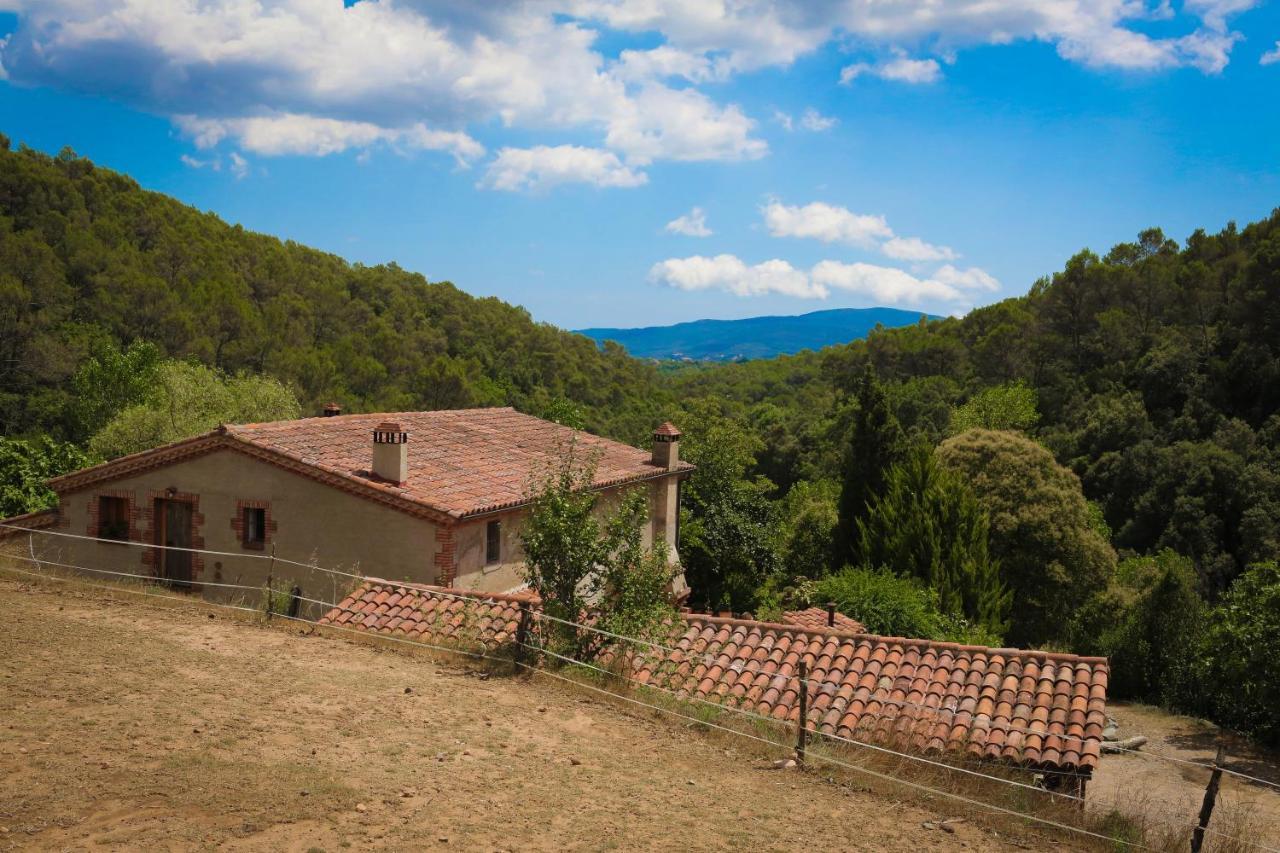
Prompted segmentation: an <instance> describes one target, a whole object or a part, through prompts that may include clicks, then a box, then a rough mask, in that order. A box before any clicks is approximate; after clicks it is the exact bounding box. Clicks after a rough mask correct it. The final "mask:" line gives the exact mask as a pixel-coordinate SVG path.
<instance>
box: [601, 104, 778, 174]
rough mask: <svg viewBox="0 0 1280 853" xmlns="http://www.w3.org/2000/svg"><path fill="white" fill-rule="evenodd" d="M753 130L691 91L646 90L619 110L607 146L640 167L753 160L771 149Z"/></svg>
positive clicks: (737, 114)
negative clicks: (659, 163) (657, 162)
mask: <svg viewBox="0 0 1280 853" xmlns="http://www.w3.org/2000/svg"><path fill="white" fill-rule="evenodd" d="M754 127H755V122H754V121H752V120H751V119H749V118H747V116H746V115H745V114H744V113H743V112H742V110H741V109H739V108H738V107H737V106H735V105H732V104H730V105H729V106H725V107H721V106H718V105H717V104H715V103H714V102H713V101H712V100H711V99H710V98H708V97H707V96H706V95H704V94H702V93H701V92H699V91H697V90H695V89H671V88H668V87H666V86H660V85H656V84H650V85H648V86H645V87H644V88H643V89H641V90H640V91H639V92H638V93H637V94H636V95H635V96H634V97H632V98H629V99H627V100H626V101H624V102H622V103H619V104H618V112H617V114H616V115H615V116H613V117H612V118H611V119H610V121H609V124H608V133H607V134H606V135H605V145H607V146H608V147H610V148H614V149H616V150H618V151H621V152H623V153H625V155H626V157H627V161H628V162H630V163H633V164H636V165H640V166H643V165H646V164H648V163H651V162H653V161H654V160H656V159H663V160H755V159H757V158H760V157H763V156H764V155H765V154H766V153H768V151H769V146H768V145H767V144H766V143H765V142H764V141H763V140H760V139H752V138H751V131H752V129H753V128H754Z"/></svg>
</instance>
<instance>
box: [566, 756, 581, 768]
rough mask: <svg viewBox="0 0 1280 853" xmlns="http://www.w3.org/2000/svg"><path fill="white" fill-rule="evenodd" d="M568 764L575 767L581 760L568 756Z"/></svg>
mask: <svg viewBox="0 0 1280 853" xmlns="http://www.w3.org/2000/svg"><path fill="white" fill-rule="evenodd" d="M569 764H570V765H571V766H573V767H577V766H578V765H580V764H582V762H581V761H579V760H578V759H576V758H570V759H569Z"/></svg>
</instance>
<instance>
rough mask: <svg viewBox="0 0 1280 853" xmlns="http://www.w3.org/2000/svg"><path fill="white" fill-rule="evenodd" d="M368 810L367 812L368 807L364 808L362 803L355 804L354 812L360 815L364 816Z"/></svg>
mask: <svg viewBox="0 0 1280 853" xmlns="http://www.w3.org/2000/svg"><path fill="white" fill-rule="evenodd" d="M368 810H369V807H368V806H366V805H365V804H364V803H356V811H358V812H360V813H361V814H364V813H365V812H367V811H368Z"/></svg>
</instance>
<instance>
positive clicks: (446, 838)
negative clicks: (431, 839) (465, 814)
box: [436, 835, 449, 844]
mask: <svg viewBox="0 0 1280 853" xmlns="http://www.w3.org/2000/svg"><path fill="white" fill-rule="evenodd" d="M436 841H439V842H440V843H441V844H448V843H449V836H447V835H442V836H440V837H439V838H437V839H436Z"/></svg>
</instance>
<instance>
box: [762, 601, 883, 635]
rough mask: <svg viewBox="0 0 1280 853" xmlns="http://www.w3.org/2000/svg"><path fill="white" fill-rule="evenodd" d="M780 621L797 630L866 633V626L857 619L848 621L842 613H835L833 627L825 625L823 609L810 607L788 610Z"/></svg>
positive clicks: (824, 611) (825, 617) (825, 612)
mask: <svg viewBox="0 0 1280 853" xmlns="http://www.w3.org/2000/svg"><path fill="white" fill-rule="evenodd" d="M782 621H783V622H785V623H787V624H788V625H795V626H797V627H799V628H834V629H835V630H837V631H848V632H849V633H851V634H863V633H866V630H867V626H866V625H863V624H862V623H861V622H859V621H858V620H857V619H850V618H849V617H848V616H845V615H844V614H843V613H837V614H836V618H835V624H834V625H828V624H827V611H826V609H825V608H823V607H810V608H808V609H806V610H788V611H786V612H785V613H783V614H782Z"/></svg>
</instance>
